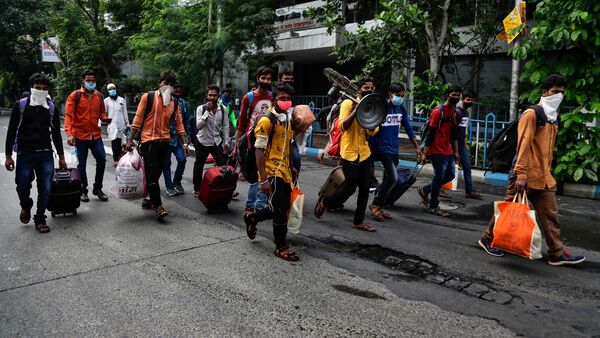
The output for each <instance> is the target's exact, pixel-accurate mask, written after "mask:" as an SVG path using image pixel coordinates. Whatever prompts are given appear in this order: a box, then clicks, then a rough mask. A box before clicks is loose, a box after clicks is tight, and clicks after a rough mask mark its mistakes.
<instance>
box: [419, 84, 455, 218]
mask: <svg viewBox="0 0 600 338" xmlns="http://www.w3.org/2000/svg"><path fill="white" fill-rule="evenodd" d="M461 92H462V89H461V88H460V87H459V86H456V85H454V86H450V87H449V88H448V89H446V93H445V94H446V102H444V104H442V105H441V106H439V107H436V108H435V109H433V111H432V112H431V115H430V116H429V128H430V132H429V133H428V134H427V139H426V140H425V149H424V151H423V156H422V158H421V161H422V162H423V163H424V162H425V161H426V160H427V158H430V159H431V164H432V165H433V171H434V176H433V181H432V182H431V184H429V185H426V186H424V187H422V188H419V189H417V192H418V193H419V195H420V196H421V198H422V199H423V204H425V206H427V207H428V212H429V213H430V214H433V215H437V216H443V217H448V216H450V214H448V213H447V212H445V211H443V210H441V209H440V206H439V205H440V200H439V196H440V189H441V187H442V185H444V184H445V183H448V182H450V181H452V180H453V179H454V174H455V173H454V165H455V163H458V162H459V160H460V157H459V155H458V142H457V140H456V123H455V107H456V104H457V103H458V101H460V94H461ZM455 161H456V162H455ZM430 193H431V200H430V199H429V194H430Z"/></svg>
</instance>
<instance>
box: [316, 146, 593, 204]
mask: <svg viewBox="0 0 600 338" xmlns="http://www.w3.org/2000/svg"><path fill="white" fill-rule="evenodd" d="M319 150H320V149H318V148H308V147H307V148H306V156H308V157H316V156H317V155H318V154H319ZM416 164H417V163H416V162H414V161H405V160H400V166H402V167H406V168H414V167H415V166H416ZM421 172H422V173H424V174H427V175H433V167H432V166H431V164H426V165H425V167H423V169H422V170H421ZM459 174H460V177H461V178H462V170H459ZM471 177H472V178H473V182H474V183H479V184H486V185H492V186H497V187H506V186H507V185H508V174H503V173H492V172H487V173H486V172H485V171H483V170H477V169H473V170H471ZM563 195H564V196H570V197H578V198H587V199H593V200H600V185H586V184H572V183H565V184H564V188H563Z"/></svg>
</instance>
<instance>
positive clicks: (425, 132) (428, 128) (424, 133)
mask: <svg viewBox="0 0 600 338" xmlns="http://www.w3.org/2000/svg"><path fill="white" fill-rule="evenodd" d="M436 108H437V109H439V110H440V112H441V113H442V116H440V122H439V123H438V128H437V129H438V130H439V129H440V128H441V126H442V122H444V113H445V111H444V110H445V108H444V105H443V104H441V105H439V106H437V107H436ZM434 109H435V108H434ZM429 122H431V116H430V117H429V118H428V119H427V121H425V124H424V125H423V127H421V144H419V148H421V150H423V149H424V148H425V142H427V138H428V137H429V134H430V133H431V126H430V125H429Z"/></svg>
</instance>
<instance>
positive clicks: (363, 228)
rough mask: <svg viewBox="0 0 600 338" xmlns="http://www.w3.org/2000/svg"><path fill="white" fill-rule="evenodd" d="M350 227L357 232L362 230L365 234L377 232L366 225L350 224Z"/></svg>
mask: <svg viewBox="0 0 600 338" xmlns="http://www.w3.org/2000/svg"><path fill="white" fill-rule="evenodd" d="M352 227H353V228H354V229H358V230H362V231H366V232H375V231H377V230H376V229H375V228H373V227H372V226H370V225H368V224H367V223H361V224H352Z"/></svg>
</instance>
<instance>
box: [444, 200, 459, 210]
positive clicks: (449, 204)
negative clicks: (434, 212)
mask: <svg viewBox="0 0 600 338" xmlns="http://www.w3.org/2000/svg"><path fill="white" fill-rule="evenodd" d="M460 207H461V205H460V203H453V202H440V209H442V210H444V211H448V210H458V209H460Z"/></svg>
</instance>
